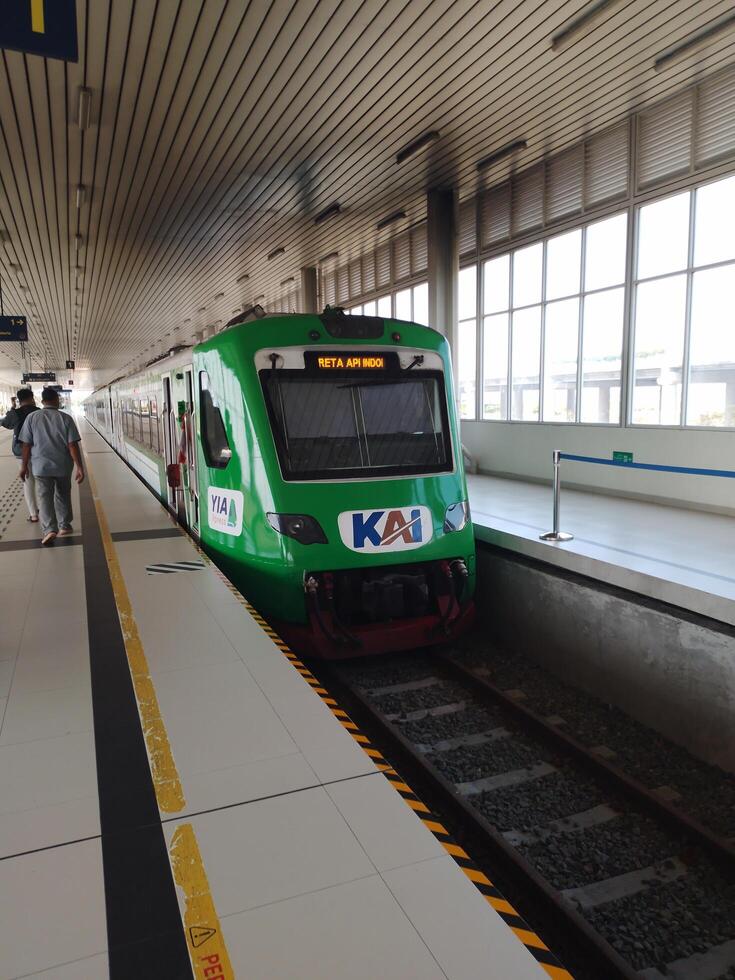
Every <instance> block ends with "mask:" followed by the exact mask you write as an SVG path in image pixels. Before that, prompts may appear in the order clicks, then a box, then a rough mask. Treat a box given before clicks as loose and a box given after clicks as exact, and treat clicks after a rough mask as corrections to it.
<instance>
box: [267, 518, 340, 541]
mask: <svg viewBox="0 0 735 980" xmlns="http://www.w3.org/2000/svg"><path fill="white" fill-rule="evenodd" d="M266 517H267V518H268V523H269V524H270V526H271V527H272V528H273V529H274V530H275V531H278V533H279V534H285V535H286V536H287V537H289V538H294V539H295V540H296V541H298V542H300V543H301V544H326V543H327V536H326V534H325V533H324V531H323V530H322V526H321V524H320V523H319V521H317V520H315V519H314V518H313V517H309V515H308V514H266Z"/></svg>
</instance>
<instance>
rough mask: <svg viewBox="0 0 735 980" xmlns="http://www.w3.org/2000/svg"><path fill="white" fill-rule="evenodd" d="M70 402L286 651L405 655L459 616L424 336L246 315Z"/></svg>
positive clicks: (437, 369) (453, 440)
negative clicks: (81, 402) (80, 403)
mask: <svg viewBox="0 0 735 980" xmlns="http://www.w3.org/2000/svg"><path fill="white" fill-rule="evenodd" d="M84 407H85V414H86V417H87V419H88V420H89V422H90V423H91V424H92V425H93V426H94V427H95V428H96V429H97V430H98V431H99V432H100V433H101V435H103V436H104V437H105V439H106V440H107V441H108V442H109V443H110V444H111V445H112V446H113V448H114V449H115V450H116V451H117V452H118V453H119V454H120V455H121V456H122V457H123V458H124V459H125V460H126V461H127V463H128V464H129V465H130V466H131V467H132V468H133V469H134V470H135V471H136V473H138V475H139V476H140V477H141V478H142V479H143V480H144V481H145V482H146V483H147V484H148V485H149V486H150V488H151V489H152V490H153V491H154V492H155V493H156V494H157V495H158V496H159V497H160V498H161V500H162V501H163V502H164V503H165V504H166V505H167V506H168V507H169V508H170V509H171V511H172V512H173V513H174V514H175V515H176V516H177V517H178V519H179V521H180V522H181V523H182V524H183V525H185V526H186V528H187V529H188V530H189V531H190V533H191V534H192V535H193V536H194V537H195V538H196V539H197V540H198V541H199V542H200V543H201V546H202V547H203V548H204V549H205V551H206V552H207V553H208V554H209V555H210V556H211V557H212V559H213V560H214V561H215V562H216V563H217V564H218V565H219V566H220V568H221V569H222V570H223V572H224V573H225V574H226V575H227V576H228V578H229V579H230V580H231V581H232V582H233V583H234V584H235V585H236V586H237V587H238V589H240V591H241V592H242V593H243V594H244V595H245V596H246V597H247V598H248V599H249V600H250V602H252V604H253V605H254V606H255V607H256V608H257V609H259V610H260V612H261V613H262V614H263V615H264V616H265V617H266V618H267V619H268V620H269V621H270V622H271V623H272V624H273V625H274V627H275V628H276V629H277V630H278V632H279V633H280V634H281V636H283V638H284V639H285V640H286V641H287V642H289V643H290V644H291V645H292V646H293V647H294V648H295V649H297V650H298V651H299V652H301V653H303V654H305V655H306V654H311V655H314V656H322V657H331V658H344V657H355V656H362V655H367V654H375V653H383V652H391V651H396V650H407V649H413V648H417V647H423V646H427V645H430V644H435V643H439V642H445V641H446V640H447V638H451V637H453V636H456V635H458V634H459V633H460V632H461V631H463V630H464V629H466V628H467V627H468V626H469V625H470V623H471V621H472V618H473V613H474V608H473V600H472V596H473V592H474V579H475V549H474V535H473V530H472V524H471V520H470V514H469V507H468V503H467V487H466V483H465V477H464V469H463V459H462V447H461V443H460V437H459V430H458V424H457V418H456V413H455V410H454V397H453V392H452V371H451V364H450V355H449V347H448V345H447V342H446V340H445V339H444V337H442V336H441V334H439V333H437V332H436V331H434V330H431V329H429V328H427V327H423V326H419V325H418V324H414V323H405V322H401V321H397V320H388V319H383V318H381V317H367V316H350V315H346V314H345V313H344V312H343V311H342V310H339V309H334V310H332V309H329V308H327V309H326V310H325V312H324V313H323V314H322V315H296V314H294V315H286V314H283V315H279V314H276V315H264V314H263V311H262V310H260V309H258V310H256V312H255V315H253V316H252V318H246V319H245V320H244V322H242V318H241V320H236V321H233V322H231V323H230V324H228V325H227V328H226V329H225V330H223V331H222V332H221V333H219V334H217V335H216V336H214V337H212V338H210V339H209V340H207V341H205V342H204V343H202V344H199V345H197V346H195V347H193V348H192V347H187V348H182V349H178V350H173V351H171V352H169V354H168V355H166V356H165V357H164V358H161V359H159V360H157V361H155V362H153V363H151V364H149V365H148V366H147V367H146V368H145V369H144V370H143V371H141V372H139V373H137V374H133V375H130V376H128V377H123V378H119V379H117V380H115V381H113V382H111V383H110V384H108V385H106V386H105V387H103V388H100V389H98V390H96V391H95V392H94V393H93V394H92V395H91V396H90V397H89V398H88V399H87V400H86V401H85V406H84Z"/></svg>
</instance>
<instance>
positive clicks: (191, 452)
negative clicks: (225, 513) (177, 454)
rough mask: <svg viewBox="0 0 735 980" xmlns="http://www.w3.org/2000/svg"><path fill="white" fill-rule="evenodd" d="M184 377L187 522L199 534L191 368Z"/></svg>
mask: <svg viewBox="0 0 735 980" xmlns="http://www.w3.org/2000/svg"><path fill="white" fill-rule="evenodd" d="M184 374H185V376H186V425H185V432H186V466H187V469H188V474H189V479H188V484H189V521H190V525H191V528H192V529H193V530H194V531H196V532H197V534H198V533H199V479H198V474H197V454H196V431H197V411H196V403H195V401H194V374H193V368H191V367H188V368H186V369H185V371H184Z"/></svg>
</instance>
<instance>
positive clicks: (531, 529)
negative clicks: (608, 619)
mask: <svg viewBox="0 0 735 980" xmlns="http://www.w3.org/2000/svg"><path fill="white" fill-rule="evenodd" d="M562 479H563V478H562ZM468 484H469V497H470V506H471V509H472V519H473V521H474V523H475V528H476V534H477V536H478V538H479V539H480V540H482V541H487V542H489V543H490V544H494V545H498V546H499V547H502V548H507V549H508V550H510V551H516V552H519V553H521V554H524V555H528V556H529V557H531V558H537V559H539V560H541V561H545V562H549V563H551V564H554V565H558V566H560V567H561V568H565V569H567V570H569V571H573V572H577V573H578V574H580V575H587V576H589V577H591V578H595V579H598V580H599V581H602V582H607V583H608V584H610V585H615V586H619V587H621V588H624V589H629V590H631V591H633V592H636V593H639V594H640V595H643V596H648V597H650V598H654V599H659V600H661V601H663V602H668V603H671V604H673V605H675V606H680V607H681V608H683V609H687V610H690V611H692V612H696V613H699V614H700V615H703V616H709V617H712V618H713V619H716V620H720V621H721V622H723V623H728V624H730V625H735V518H733V517H727V516H721V515H718V514H709V513H704V512H701V511H694V510H684V509H680V508H678V507H668V506H663V505H659V504H653V503H646V502H640V501H636V500H628V499H624V498H621V497H613V496H606V495H603V494H598V493H583V492H580V491H575V490H566V489H564V486H563V483H562V494H561V521H560V528H561V530H562V531H569V532H570V533H572V534H573V535H574V539H573V540H572V541H568V542H564V543H549V542H545V541H540V540H539V535H540V534H543V533H544V532H546V531H549V530H550V529H551V523H552V501H553V497H552V491H551V488H550V487H546V486H541V485H539V484H536V483H526V482H524V481H521V480H508V479H503V478H498V477H491V476H481V475H476V476H468ZM734 503H735V501H734Z"/></svg>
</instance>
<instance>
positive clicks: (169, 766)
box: [87, 469, 235, 980]
mask: <svg viewBox="0 0 735 980" xmlns="http://www.w3.org/2000/svg"><path fill="white" fill-rule="evenodd" d="M87 477H88V479H89V484H90V489H91V491H92V499H93V500H94V506H95V510H96V512H97V520H98V521H99V526H100V534H101V536H102V546H103V548H104V551H105V558H106V559H107V566H108V569H109V573H110V582H111V584H112V591H113V594H114V596H115V605H116V606H117V611H118V615H119V617H120V628H121V631H122V635H123V642H124V644H125V652H126V655H127V658H128V665H129V667H130V675H131V677H132V681H133V689H134V690H135V698H136V701H137V703H138V714H139V715H140V724H141V728H142V730H143V737H144V739H145V744H146V750H147V752H148V761H149V763H150V767H151V778H152V780H153V788H154V790H155V793H156V801H157V803H158V807H159V809H160V810H161V812H163V813H180V812H181V811H182V810H183V809H184V807H185V805H186V800H185V799H184V792H183V789H182V787H181V780H180V778H179V773H178V770H177V769H176V763H175V762H174V757H173V753H172V751H171V745H170V743H169V740H168V732H167V731H166V725H165V724H164V721H163V718H162V717H161V712H160V709H159V706H158V698H157V697H156V691H155V687H154V685H153V680H152V679H151V675H150V671H149V669H148V660H147V658H146V655H145V651H144V649H143V644H142V642H141V639H140V634H139V633H138V626H137V624H136V622H135V617H134V615H133V609H132V605H131V603H130V597H129V595H128V590H127V587H126V585H125V579H124V578H123V574H122V570H121V568H120V562H119V561H118V557H117V550H116V548H115V544H114V542H113V540H112V537H111V535H110V528H109V526H108V524H107V518H106V516H105V512H104V509H103V506H102V502H101V500H100V498H99V495H98V493H97V487H96V485H95V482H94V477H93V476H92V474H91V472H90V471H89V469H88V470H87ZM169 860H170V862H171V870H172V873H173V876H174V881H175V882H176V884H177V885H178V886H179V888H180V889H181V891H182V893H183V896H184V913H183V925H184V933H185V935H186V944H187V947H188V950H189V957H190V959H191V964H192V967H193V970H194V976H195V977H196V980H235V973H234V971H233V969H232V966H231V964H230V958H229V956H228V954H227V947H226V946H225V940H224V936H223V934H222V927H221V926H220V921H219V917H218V915H217V910H216V909H215V906H214V900H213V899H212V895H211V892H210V890H209V881H208V880H207V874H206V872H205V870H204V862H203V861H202V856H201V853H200V851H199V845H198V844H197V840H196V835H195V833H194V828H193V826H192V825H191V824H190V823H185V824H180V825H179V826H178V827H177V828H176V830H175V832H174V835H173V839H172V841H171V846H170V848H169Z"/></svg>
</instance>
